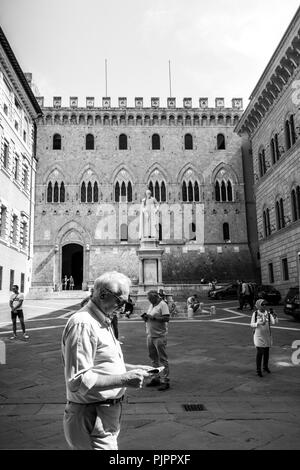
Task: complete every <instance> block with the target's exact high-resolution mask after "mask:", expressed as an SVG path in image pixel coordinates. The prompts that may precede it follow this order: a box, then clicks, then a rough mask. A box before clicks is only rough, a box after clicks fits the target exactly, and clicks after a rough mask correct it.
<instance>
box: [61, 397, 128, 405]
mask: <svg viewBox="0 0 300 470" xmlns="http://www.w3.org/2000/svg"><path fill="white" fill-rule="evenodd" d="M123 400H124V395H122V396H121V397H120V398H108V399H107V400H103V401H92V402H90V403H79V402H76V401H70V400H68V402H67V403H68V404H69V403H74V404H75V405H116V404H117V403H120V402H122V401H123Z"/></svg>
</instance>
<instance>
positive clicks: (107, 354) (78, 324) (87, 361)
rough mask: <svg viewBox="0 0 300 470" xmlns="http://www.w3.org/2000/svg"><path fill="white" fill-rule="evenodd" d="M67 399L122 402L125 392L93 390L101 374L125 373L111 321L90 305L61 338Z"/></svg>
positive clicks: (67, 325) (116, 389)
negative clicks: (118, 400) (112, 399)
mask: <svg viewBox="0 0 300 470" xmlns="http://www.w3.org/2000/svg"><path fill="white" fill-rule="evenodd" d="M62 356H63V363H64V369H65V380H66V389H67V399H68V400H69V401H73V402H76V403H91V402H96V401H104V400H106V399H108V398H120V397H121V396H122V395H124V393H125V388H124V387H120V388H113V389H110V390H105V391H98V390H93V387H94V385H95V383H96V380H97V377H98V375H99V374H102V375H119V374H124V373H125V372H126V367H125V363H124V359H123V354H122V350H121V347H120V343H119V341H118V340H117V339H116V338H115V336H114V334H113V331H112V327H111V325H110V320H109V319H108V318H107V317H106V316H105V315H104V314H103V313H102V312H101V311H100V310H99V309H98V308H97V307H96V305H95V304H92V303H91V302H89V304H88V305H86V306H85V307H84V308H83V309H82V310H80V311H79V312H77V313H75V314H74V315H72V316H71V318H70V319H69V321H68V323H67V324H66V326H65V329H64V332H63V335H62Z"/></svg>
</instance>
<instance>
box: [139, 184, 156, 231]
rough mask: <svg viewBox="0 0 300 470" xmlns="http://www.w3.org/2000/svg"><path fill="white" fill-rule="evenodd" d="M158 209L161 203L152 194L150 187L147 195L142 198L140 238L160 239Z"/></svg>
mask: <svg viewBox="0 0 300 470" xmlns="http://www.w3.org/2000/svg"><path fill="white" fill-rule="evenodd" d="M158 209H159V204H158V202H157V200H156V199H155V197H152V196H151V191H150V189H147V190H146V197H144V198H143V199H142V203H141V212H140V229H139V238H140V239H141V238H155V239H158Z"/></svg>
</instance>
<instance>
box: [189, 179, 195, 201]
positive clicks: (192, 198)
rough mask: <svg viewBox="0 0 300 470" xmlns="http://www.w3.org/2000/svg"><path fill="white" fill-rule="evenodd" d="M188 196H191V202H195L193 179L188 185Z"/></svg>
mask: <svg viewBox="0 0 300 470" xmlns="http://www.w3.org/2000/svg"><path fill="white" fill-rule="evenodd" d="M188 198H189V202H193V200H194V194H193V185H192V183H191V181H189V185H188Z"/></svg>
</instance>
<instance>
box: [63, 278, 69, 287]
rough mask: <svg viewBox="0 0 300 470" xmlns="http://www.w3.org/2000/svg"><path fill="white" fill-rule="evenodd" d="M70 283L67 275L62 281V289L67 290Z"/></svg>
mask: <svg viewBox="0 0 300 470" xmlns="http://www.w3.org/2000/svg"><path fill="white" fill-rule="evenodd" d="M68 281H69V279H68V276H67V275H65V276H64V277H63V280H62V288H63V290H67V286H68Z"/></svg>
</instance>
